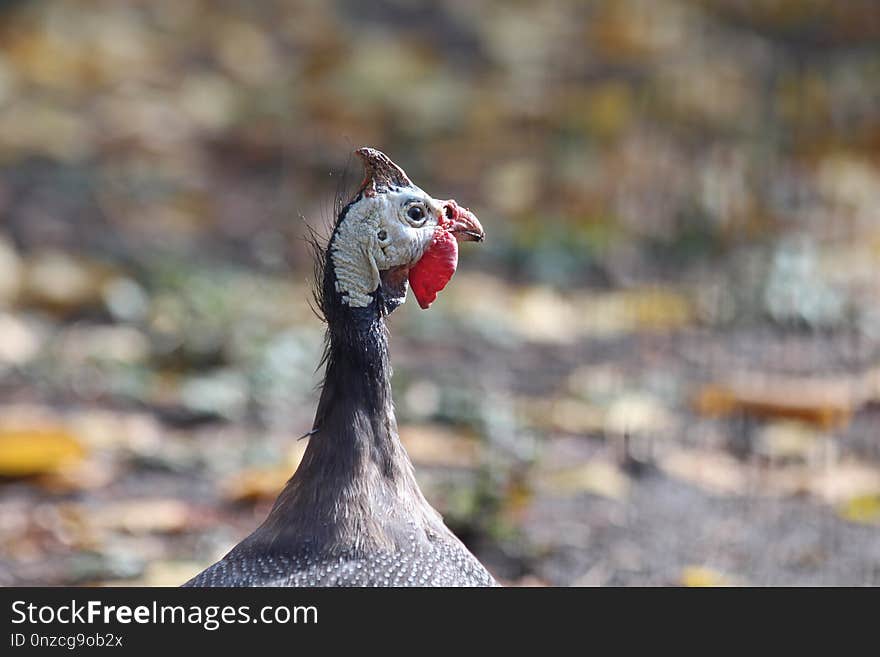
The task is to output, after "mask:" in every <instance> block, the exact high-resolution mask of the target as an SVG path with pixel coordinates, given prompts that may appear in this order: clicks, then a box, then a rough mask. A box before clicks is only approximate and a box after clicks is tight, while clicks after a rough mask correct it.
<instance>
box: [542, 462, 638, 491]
mask: <svg viewBox="0 0 880 657" xmlns="http://www.w3.org/2000/svg"><path fill="white" fill-rule="evenodd" d="M539 483H540V484H543V485H544V486H545V487H547V488H549V489H550V490H552V491H554V492H556V493H564V494H574V493H591V494H593V495H599V496H601V497H607V498H608V499H612V500H622V499H624V498H625V497H626V496H627V494H628V493H629V487H630V482H629V477H627V476H626V475H625V474H624V473H623V472H621V470H620V468H618V467H617V466H616V465H613V464H611V463H607V462H604V461H590V462H589V463H584V464H583V465H578V466H575V467H572V468H565V469H562V470H557V471H555V472H550V473H546V474H544V475H542V476H540V481H539Z"/></svg>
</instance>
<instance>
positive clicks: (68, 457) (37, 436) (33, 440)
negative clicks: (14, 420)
mask: <svg viewBox="0 0 880 657" xmlns="http://www.w3.org/2000/svg"><path fill="white" fill-rule="evenodd" d="M85 452H86V450H85V448H84V447H83V445H82V444H81V443H80V441H79V440H78V439H77V438H76V437H75V436H73V435H72V434H71V433H69V432H68V431H67V430H65V429H64V428H62V427H57V428H49V427H46V428H26V427H24V428H15V427H7V428H2V427H0V475H2V476H7V477H24V476H29V475H35V474H42V473H47V472H57V471H59V470H61V469H63V468H65V467H70V466H72V465H75V464H77V463H78V462H79V461H80V460H82V458H83V456H84V455H85Z"/></svg>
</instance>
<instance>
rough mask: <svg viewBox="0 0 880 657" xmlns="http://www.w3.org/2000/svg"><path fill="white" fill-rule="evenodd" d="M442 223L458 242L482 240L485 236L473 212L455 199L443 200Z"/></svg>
mask: <svg viewBox="0 0 880 657" xmlns="http://www.w3.org/2000/svg"><path fill="white" fill-rule="evenodd" d="M443 214H444V217H443V220H442V222H441V223H442V225H444V226H445V227H446V229H447V230H448V231H449V232H450V233H452V234H453V235H455V238H456V239H457V240H458V241H459V242H482V241H483V240H484V239H485V238H486V231H484V230H483V227H482V226H481V225H480V221H479V220H478V219H477V218H476V217H475V216H474V213H473V212H471V211H470V210H468V209H467V208H463V207H461V206H459V205H458V203H456V202H455V201H452V200H449V201H443Z"/></svg>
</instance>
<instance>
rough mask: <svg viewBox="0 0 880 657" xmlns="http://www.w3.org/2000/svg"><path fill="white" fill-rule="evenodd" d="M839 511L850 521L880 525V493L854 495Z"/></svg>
mask: <svg viewBox="0 0 880 657" xmlns="http://www.w3.org/2000/svg"><path fill="white" fill-rule="evenodd" d="M838 513H839V514H840V517H841V518H844V519H846V520H849V521H850V522H858V523H862V524H869V525H880V494H876V495H861V496H859V497H854V498H852V499H851V500H849V501H847V502H846V503H845V504H843V505H842V506H841V507H840V509H839V511H838Z"/></svg>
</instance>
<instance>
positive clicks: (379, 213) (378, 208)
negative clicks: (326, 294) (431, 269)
mask: <svg viewBox="0 0 880 657" xmlns="http://www.w3.org/2000/svg"><path fill="white" fill-rule="evenodd" d="M441 211H442V207H441V205H440V203H439V202H438V201H436V200H434V199H433V198H431V197H430V196H428V195H427V194H426V193H425V192H423V191H422V190H421V189H418V188H417V187H406V188H402V189H400V190H396V191H387V192H379V193H377V194H375V195H373V196H366V195H364V197H363V198H361V200H360V201H358V202H357V203H356V204H355V205H353V206H352V207H351V208H349V210H348V213H347V214H346V215H345V218H344V219H343V220H342V222H341V223H340V224H339V227H338V229H337V230H336V235H335V237H334V238H333V244H332V246H331V250H330V253H331V257H332V258H333V267H334V270H335V272H336V290H337V291H338V292H339V293H340V294H341V295H342V303H345V304H348V305H349V306H352V307H355V308H365V307H367V306H368V305H370V303H371V302H372V300H373V299H372V296H371V295H372V293H373V292H375V291H376V288H378V287H379V283H380V279H379V272H381V271H385V270H387V269H392V268H394V267H400V266H410V265H413V264H415V263H416V262H418V261H419V259H420V258H421V257H422V255H423V254H424V253H425V250H426V249H427V248H428V246H429V245H430V243H431V240H432V238H433V236H434V231H435V230H436V228H437V222H438V220H439V218H440V213H441Z"/></svg>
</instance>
